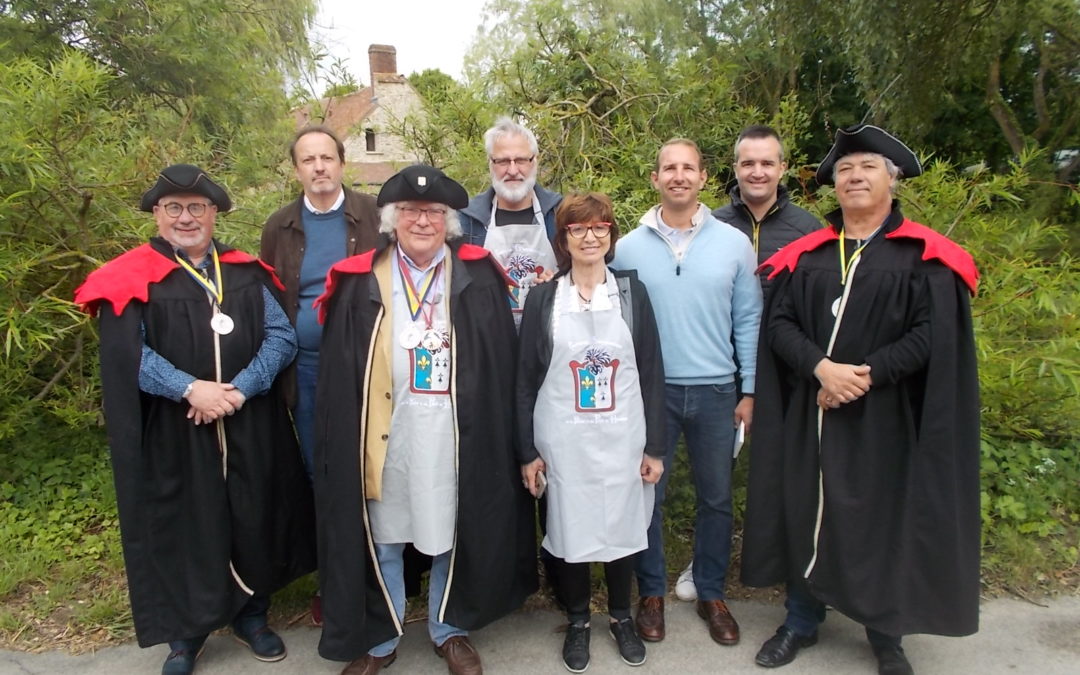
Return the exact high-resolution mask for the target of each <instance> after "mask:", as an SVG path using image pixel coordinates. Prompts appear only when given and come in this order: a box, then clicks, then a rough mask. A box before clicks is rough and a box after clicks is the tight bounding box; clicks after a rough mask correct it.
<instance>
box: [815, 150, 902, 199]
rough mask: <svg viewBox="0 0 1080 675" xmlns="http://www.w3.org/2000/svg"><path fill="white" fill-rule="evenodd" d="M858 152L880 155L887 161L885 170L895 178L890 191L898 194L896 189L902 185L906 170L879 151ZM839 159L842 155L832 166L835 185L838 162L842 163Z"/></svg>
mask: <svg viewBox="0 0 1080 675" xmlns="http://www.w3.org/2000/svg"><path fill="white" fill-rule="evenodd" d="M850 154H852V155H854V154H856V153H854V152H853V153H850ZM857 154H860V155H870V156H871V157H880V158H881V161H882V162H884V163H885V171H886V172H888V174H889V178H892V179H893V184H892V187H891V188H890V190H889V191H890V192H892V193H893V194H896V189H897V188H898V187H899V186H900V179H901V178H903V177H904V172H903V171H902V170H901V169H900V167H898V166H896V162H894V161H892V160H891V159H889V158H888V157H886V156H885V155H882V154H881V153H877V152H860V153H857ZM839 159H843V158H842V157H841V158H838V161H836V162H833V166H832V180H833V184H834V185H835V184H836V167H837V165H838V164H840V162H839Z"/></svg>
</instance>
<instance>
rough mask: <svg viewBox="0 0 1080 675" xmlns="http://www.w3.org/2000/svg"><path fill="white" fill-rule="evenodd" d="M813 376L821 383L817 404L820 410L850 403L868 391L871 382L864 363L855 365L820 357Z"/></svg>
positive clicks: (868, 368) (867, 367) (868, 371)
mask: <svg viewBox="0 0 1080 675" xmlns="http://www.w3.org/2000/svg"><path fill="white" fill-rule="evenodd" d="M814 376H815V377H817V379H818V382H820V383H821V388H820V389H818V393H817V404H818V407H819V408H821V409H822V410H828V409H829V408H839V407H840V406H841V405H843V404H845V403H851V402H852V401H854V400H856V399H858V398H860V397H862V396H864V395H865V394H866V392H868V391H870V385H871V384H873V381H872V380H871V379H870V366H868V365H867V364H865V363H864V364H862V365H858V366H857V365H854V364H851V363H836V362H835V361H831V360H829V359H827V358H826V359H822V360H821V361H819V362H818V364H817V366H815V367H814Z"/></svg>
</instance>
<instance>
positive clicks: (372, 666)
mask: <svg viewBox="0 0 1080 675" xmlns="http://www.w3.org/2000/svg"><path fill="white" fill-rule="evenodd" d="M396 658H397V650H396V649H395V650H394V651H392V652H390V653H389V654H387V655H386V656H372V655H371V654H364V655H363V656H361V657H360V658H358V659H356V660H355V661H352V662H350V663H349V665H347V666H345V670H343V671H341V675H375V673H377V672H379V671H380V670H382V669H383V668H389V667H390V664H391V663H393V662H394V659H396Z"/></svg>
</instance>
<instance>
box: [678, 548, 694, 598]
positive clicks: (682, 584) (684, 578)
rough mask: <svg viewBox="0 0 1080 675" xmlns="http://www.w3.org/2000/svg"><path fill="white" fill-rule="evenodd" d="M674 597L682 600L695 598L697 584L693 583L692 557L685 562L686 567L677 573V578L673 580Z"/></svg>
mask: <svg viewBox="0 0 1080 675" xmlns="http://www.w3.org/2000/svg"><path fill="white" fill-rule="evenodd" d="M675 597H676V598H678V599H680V600H682V601H683V602H693V601H694V600H697V586H695V585H694V559H693V558H691V559H690V562H688V563H687V564H686V569H684V570H683V571H682V573H681V574H679V580H678V581H676V582H675Z"/></svg>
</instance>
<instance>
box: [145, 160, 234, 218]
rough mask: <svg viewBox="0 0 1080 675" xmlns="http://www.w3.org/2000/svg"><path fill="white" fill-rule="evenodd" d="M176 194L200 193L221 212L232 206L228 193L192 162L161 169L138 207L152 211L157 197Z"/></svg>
mask: <svg viewBox="0 0 1080 675" xmlns="http://www.w3.org/2000/svg"><path fill="white" fill-rule="evenodd" d="M177 194H194V195H202V196H204V197H206V198H207V199H209V200H210V201H212V202H213V203H214V206H216V207H217V209H218V211H220V212H222V213H225V212H226V211H228V210H229V209H231V208H232V200H231V199H229V193H227V192H225V188H223V187H221V186H220V185H218V184H217V183H215V182H214V181H212V180H210V176H209V175H208V174H207V173H206V172H205V171H203V170H202V169H200V168H199V167H197V166H195V165H194V164H173V165H172V166H169V167H166V168H164V169H162V171H161V173H160V174H158V179H157V182H156V183H154V186H153V187H151V188H150V189H149V190H147V191H146V192H144V193H143V196H142V201H141V202H139V209H141V210H143V211H147V212H152V211H153V210H154V204H157V203H158V200H159V199H161V198H162V197H165V196H166V195H177Z"/></svg>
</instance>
